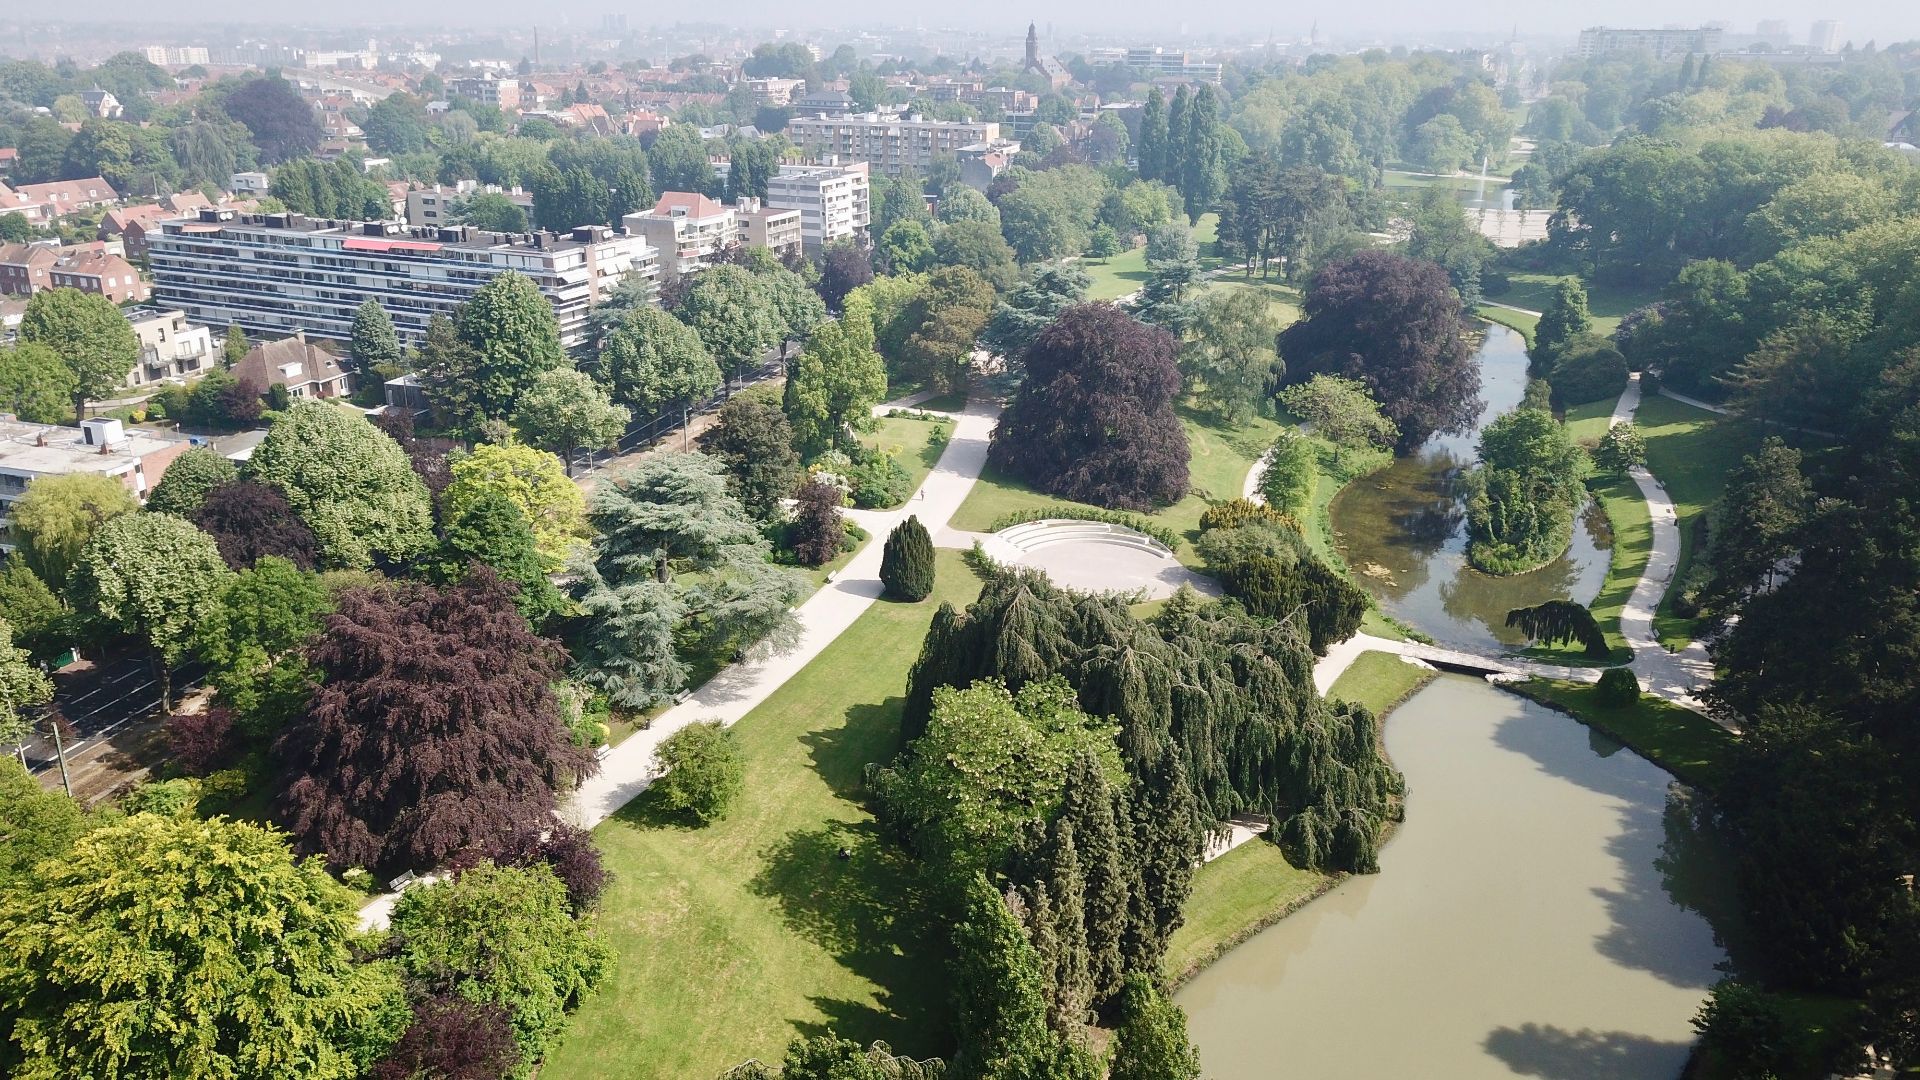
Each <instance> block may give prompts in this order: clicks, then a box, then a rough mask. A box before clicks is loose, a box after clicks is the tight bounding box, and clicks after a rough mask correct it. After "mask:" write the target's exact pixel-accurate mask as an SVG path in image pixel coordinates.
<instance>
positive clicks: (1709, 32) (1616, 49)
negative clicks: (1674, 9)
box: [1580, 26, 1721, 60]
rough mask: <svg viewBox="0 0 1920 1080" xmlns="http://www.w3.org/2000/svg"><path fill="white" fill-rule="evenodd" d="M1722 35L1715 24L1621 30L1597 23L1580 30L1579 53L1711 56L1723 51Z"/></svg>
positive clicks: (1673, 56)
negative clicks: (1681, 27)
mask: <svg viewBox="0 0 1920 1080" xmlns="http://www.w3.org/2000/svg"><path fill="white" fill-rule="evenodd" d="M1720 37H1721V30H1720V28H1719V27H1715V26H1702V27H1697V28H1695V29H1692V30H1686V29H1666V30H1619V29H1615V28H1613V27H1608V26H1594V27H1589V28H1588V29H1585V30H1582V31H1580V55H1581V57H1583V58H1592V57H1595V56H1610V55H1612V54H1614V53H1635V52H1643V53H1649V54H1651V55H1652V56H1653V57H1654V58H1655V59H1658V60H1671V59H1675V58H1678V57H1682V56H1685V55H1687V54H1688V53H1696V54H1699V55H1702V56H1710V55H1713V54H1715V53H1718V52H1719V51H1720Z"/></svg>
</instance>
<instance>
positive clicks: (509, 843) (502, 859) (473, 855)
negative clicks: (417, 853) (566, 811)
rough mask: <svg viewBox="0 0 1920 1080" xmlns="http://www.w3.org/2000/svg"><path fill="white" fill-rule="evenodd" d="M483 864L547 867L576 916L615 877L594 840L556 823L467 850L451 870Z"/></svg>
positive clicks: (450, 865) (456, 857)
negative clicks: (557, 879)
mask: <svg viewBox="0 0 1920 1080" xmlns="http://www.w3.org/2000/svg"><path fill="white" fill-rule="evenodd" d="M483 862H490V863H492V864H494V865H495V866H518V867H528V866H545V867H546V868H547V869H549V870H552V871H553V876H554V877H557V878H559V879H560V883H561V884H562V885H565V886H566V887H567V905H568V906H569V907H571V908H572V909H573V910H574V913H575V914H578V913H580V912H582V911H586V910H588V909H589V908H591V907H593V906H594V905H595V904H597V903H599V902H600V894H601V893H603V892H605V891H606V889H607V882H608V881H610V880H612V876H613V875H611V874H610V873H608V872H607V868H606V865H605V863H603V862H602V861H601V858H600V849H599V848H597V847H595V846H594V844H593V836H592V835H591V834H589V833H588V832H586V831H585V830H583V829H576V828H574V827H573V826H571V825H567V824H564V823H560V822H556V823H554V824H553V825H551V826H550V827H548V828H546V829H544V830H540V829H521V830H518V831H516V832H514V833H511V834H508V835H505V836H501V837H498V838H496V839H495V840H494V841H493V842H492V843H490V844H487V845H485V846H484V847H477V848H467V849H466V850H464V851H461V852H459V853H457V854H455V855H454V857H453V858H452V859H451V860H449V861H448V864H447V867H448V869H450V870H455V871H463V870H471V869H472V868H474V867H476V866H478V865H480V864H481V863H483Z"/></svg>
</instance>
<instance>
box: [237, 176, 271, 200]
mask: <svg viewBox="0 0 1920 1080" xmlns="http://www.w3.org/2000/svg"><path fill="white" fill-rule="evenodd" d="M268 183H269V180H268V177H267V174H266V173H263V172H237V173H234V174H233V175H232V176H229V177H227V190H228V191H231V192H233V193H234V194H235V195H241V196H245V197H248V198H259V197H260V196H262V195H265V194H266V193H267V184H268Z"/></svg>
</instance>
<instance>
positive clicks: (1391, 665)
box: [1327, 652, 1436, 716]
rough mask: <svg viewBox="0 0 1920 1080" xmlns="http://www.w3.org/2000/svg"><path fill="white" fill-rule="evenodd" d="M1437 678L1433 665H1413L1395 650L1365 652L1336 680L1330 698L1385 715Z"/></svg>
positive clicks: (1377, 714)
mask: <svg viewBox="0 0 1920 1080" xmlns="http://www.w3.org/2000/svg"><path fill="white" fill-rule="evenodd" d="M1435 677H1436V673H1435V672H1434V670H1433V669H1432V668H1424V667H1419V666H1417V665H1414V664H1409V663H1407V662H1406V661H1405V660H1402V659H1400V658H1399V657H1398V656H1395V655H1393V654H1392V653H1383V652H1363V653H1361V654H1360V655H1359V656H1356V657H1354V658H1353V663H1352V664H1350V665H1348V667H1347V670H1345V671H1343V672H1341V673H1340V677H1339V678H1337V679H1335V680H1333V686H1332V687H1331V688H1330V689H1328V690H1327V697H1329V698H1339V699H1340V700H1342V701H1351V702H1353V703H1354V704H1356V705H1365V706H1366V707H1367V708H1369V709H1371V710H1373V713H1374V715H1375V716H1385V715H1386V714H1388V713H1390V712H1392V711H1393V710H1394V709H1395V708H1397V707H1398V706H1399V705H1400V703H1401V702H1403V701H1405V700H1407V699H1408V698H1410V697H1412V696H1413V694H1414V691H1416V690H1418V689H1420V688H1421V687H1423V686H1425V685H1427V684H1428V683H1430V682H1432V681H1433V680H1434V678H1435Z"/></svg>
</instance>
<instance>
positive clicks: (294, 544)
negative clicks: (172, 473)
mask: <svg viewBox="0 0 1920 1080" xmlns="http://www.w3.org/2000/svg"><path fill="white" fill-rule="evenodd" d="M175 464H178V462H176V463H175ZM193 523H194V524H195V525H198V526H200V529H201V531H202V532H205V533H206V534H207V535H208V536H211V537H213V542H214V544H215V545H217V546H218V547H219V549H220V557H221V558H223V559H225V560H226V561H227V565H228V566H229V567H231V568H233V569H235V570H244V569H246V568H247V567H249V566H252V565H254V564H255V563H257V562H258V561H259V560H261V559H263V558H266V557H268V556H274V557H277V558H281V559H285V560H287V561H288V562H291V563H293V564H294V565H295V566H298V567H299V568H300V569H302V570H311V569H313V568H314V567H316V566H318V565H319V563H320V549H319V541H318V540H317V539H315V537H314V535H313V530H312V529H310V528H308V527H307V523H306V522H304V521H301V520H300V516H299V515H298V514H296V513H294V510H293V506H292V505H291V504H290V503H288V502H287V499H286V496H284V495H282V494H280V491H279V489H278V488H274V487H269V486H268V485H266V484H261V483H257V482H255V481H252V480H236V481H234V482H232V483H228V484H221V485H220V486H219V487H216V488H213V489H212V490H210V491H208V492H207V493H206V495H205V496H204V497H203V498H202V499H201V502H200V506H199V507H198V508H197V509H196V510H195V511H194V514H193Z"/></svg>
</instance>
